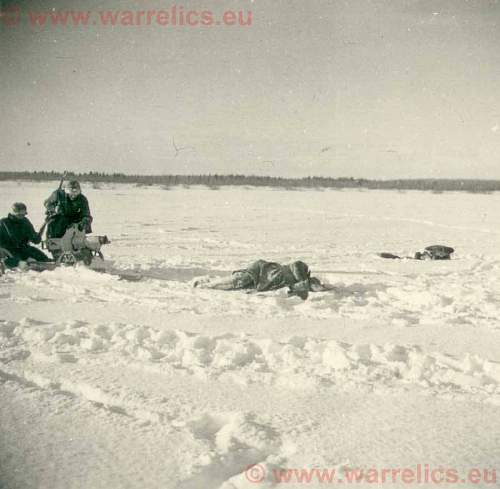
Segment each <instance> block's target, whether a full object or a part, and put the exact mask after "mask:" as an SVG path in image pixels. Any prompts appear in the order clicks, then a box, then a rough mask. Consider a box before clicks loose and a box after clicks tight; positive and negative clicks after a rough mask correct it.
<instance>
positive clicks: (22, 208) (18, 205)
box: [12, 202, 28, 214]
mask: <svg viewBox="0 0 500 489" xmlns="http://www.w3.org/2000/svg"><path fill="white" fill-rule="evenodd" d="M12 212H13V213H14V214H18V213H19V212H25V213H26V214H27V213H28V209H27V208H26V204H24V203H23V202H14V203H13V204H12Z"/></svg>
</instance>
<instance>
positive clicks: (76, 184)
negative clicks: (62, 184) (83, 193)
mask: <svg viewBox="0 0 500 489" xmlns="http://www.w3.org/2000/svg"><path fill="white" fill-rule="evenodd" d="M66 188H67V189H68V190H71V189H77V190H81V187H80V182H79V181H78V180H70V181H69V182H68V183H67V184H66Z"/></svg>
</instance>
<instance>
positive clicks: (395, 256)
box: [378, 253, 401, 260]
mask: <svg viewBox="0 0 500 489" xmlns="http://www.w3.org/2000/svg"><path fill="white" fill-rule="evenodd" d="M378 256H380V257H381V258H388V259H390V260H401V257H400V256H398V255H393V254H392V253H379V254H378Z"/></svg>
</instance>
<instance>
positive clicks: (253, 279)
mask: <svg viewBox="0 0 500 489" xmlns="http://www.w3.org/2000/svg"><path fill="white" fill-rule="evenodd" d="M193 287H200V288H208V289H219V290H241V289H253V290H256V291H257V292H265V291H268V290H276V289H281V288H282V287H288V288H289V291H288V295H297V296H299V297H300V298H301V299H303V300H305V299H307V297H308V294H309V292H311V291H312V292H319V291H322V290H326V289H325V287H324V286H323V285H322V284H321V282H320V281H319V280H318V279H317V278H315V277H311V272H310V270H309V267H308V266H307V264H306V263H304V262H303V261H294V262H291V263H288V264H286V265H281V264H279V263H275V262H268V261H265V260H257V261H255V262H253V263H251V264H250V265H249V266H248V267H247V268H245V269H243V270H236V271H234V272H233V273H232V274H231V276H229V277H226V278H222V279H216V280H212V279H206V280H203V279H202V280H196V281H195V282H194V283H193Z"/></svg>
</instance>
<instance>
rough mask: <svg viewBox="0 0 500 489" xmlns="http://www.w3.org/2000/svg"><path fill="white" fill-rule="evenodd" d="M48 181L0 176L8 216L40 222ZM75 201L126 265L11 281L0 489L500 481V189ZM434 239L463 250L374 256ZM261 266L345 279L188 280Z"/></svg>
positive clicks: (0, 290)
mask: <svg viewBox="0 0 500 489" xmlns="http://www.w3.org/2000/svg"><path fill="white" fill-rule="evenodd" d="M56 185H57V183H53V184H46V183H45V184H41V183H17V182H0V210H1V212H2V213H3V214H4V215H6V214H7V212H8V210H9V207H10V204H11V203H12V202H13V201H24V202H25V203H26V204H27V205H28V211H29V217H30V218H31V220H32V222H33V223H34V225H35V227H39V226H40V225H41V223H42V219H43V208H42V202H43V200H44V198H46V197H47V196H48V195H49V193H50V191H51V190H52V189H53V188H54V187H55V186H56ZM84 193H85V194H86V195H87V197H88V198H89V201H90V204H91V209H92V212H93V215H94V232H95V234H107V235H108V237H109V238H110V239H111V244H110V245H107V246H106V247H104V249H103V252H104V254H105V256H106V258H107V259H108V260H109V261H110V271H112V272H114V273H115V274H103V273H97V272H94V271H91V270H88V269H85V268H60V269H57V270H56V271H52V272H43V273H35V272H27V273H26V272H25V273H22V272H8V273H7V274H6V275H5V276H3V277H0V311H1V318H0V487H1V488H2V489H4V488H5V489H14V488H15V489H17V488H19V489H21V488H22V489H28V488H29V489H31V488H33V489H34V488H37V489H41V488H47V489H49V488H50V489H59V488H60V489H63V488H64V489H70V488H82V489H83V488H85V489H97V488H120V489H122V488H141V489H150V488H162V489H170V488H179V489H188V488H189V489H217V488H224V489H241V488H269V487H273V486H279V487H290V488H291V487H331V486H334V485H337V486H339V485H340V486H344V487H345V486H346V485H351V484H350V483H349V481H348V480H347V479H348V475H349V471H350V470H352V469H354V468H357V469H362V470H364V471H365V472H364V473H363V474H364V477H365V480H364V481H363V482H362V481H360V482H358V483H354V482H352V485H354V486H356V487H385V486H388V487H419V488H422V487H436V486H441V487H450V488H451V487H463V488H469V487H500V464H499V460H500V416H499V415H500V320H499V318H500V223H499V221H498V216H499V215H500V194H490V195H482V194H477V195H476V194H467V193H442V194H433V193H430V192H397V191H355V190H345V191H340V190H295V191H291V190H283V189H255V188H221V189H214V190H211V189H207V188H204V187H193V188H172V189H164V188H160V187H135V186H129V185H127V186H125V185H101V186H100V188H93V187H92V186H91V185H85V186H84ZM431 244H445V245H450V246H453V247H454V248H455V249H456V253H455V255H454V259H453V260H452V261H449V262H418V261H412V260H401V261H392V260H383V259H381V258H379V257H378V256H377V253H378V252H381V251H387V252H393V253H398V254H404V255H406V254H411V255H413V253H414V252H415V251H418V250H421V249H423V248H424V247H425V246H427V245H431ZM258 258H263V259H267V260H272V261H279V262H286V261H289V260H294V259H301V260H304V261H305V262H307V263H308V264H309V265H310V267H311V269H312V271H313V275H317V276H318V277H319V278H320V279H322V280H323V281H325V282H328V283H329V284H331V285H332V286H334V289H333V290H332V291H329V292H321V293H312V294H311V295H310V297H309V299H308V300H307V301H304V302H303V301H301V300H300V299H299V298H297V297H294V298H287V297H286V291H284V290H281V291H276V292H267V293H258V294H245V293H242V292H222V291H211V290H200V289H193V288H192V287H191V285H190V284H191V282H192V280H193V278H195V277H200V276H204V275H212V276H217V275H224V274H226V273H228V272H229V271H231V270H233V269H239V268H242V267H244V266H245V265H247V264H248V263H249V262H251V261H253V260H255V259H258ZM118 272H120V273H121V274H122V275H127V276H128V277H130V278H134V279H133V280H124V279H123V278H121V277H120V276H119V275H117V274H116V273H118ZM252 464H258V465H256V466H255V467H253V468H252V469H250V470H246V468H247V467H248V466H249V465H252ZM418 465H420V466H421V467H422V471H424V468H426V470H427V471H428V472H429V471H432V470H434V469H436V470H437V469H442V470H443V471H448V472H447V475H446V477H448V478H447V479H446V480H445V476H442V474H443V473H444V472H443V473H439V472H434V476H435V477H434V479H437V480H438V481H442V482H441V483H438V482H436V480H434V481H433V480H429V479H427V481H426V480H425V479H421V480H420V482H418V481H417V480H416V478H415V479H414V480H412V481H410V482H408V481H409V478H406V479H405V480H403V477H402V473H403V472H402V471H403V469H405V468H407V469H409V470H414V472H415V474H416V472H417V469H416V468H417V466H418ZM495 468H496V469H498V482H494V481H493V475H494V473H493V470H494V469H495ZM280 469H283V470H287V469H297V470H296V471H295V472H293V470H292V471H291V472H290V471H289V472H286V473H287V474H288V476H290V477H289V481H288V482H285V481H283V480H281V483H279V482H280V481H279V480H277V479H279V475H280V474H283V472H280V471H279V470H280ZM313 469H315V470H316V469H317V472H311V471H312V470H313ZM484 469H487V477H486V479H487V480H486V479H484V472H483V471H484ZM333 470H335V471H336V472H335V476H334V478H333V479H332V480H331V481H330V483H327V482H325V481H324V482H320V480H319V479H318V478H317V476H318V474H320V471H329V472H328V473H329V474H333V472H332V471H333ZM370 470H371V472H370ZM383 470H386V472H385V476H384V477H383V475H382V471H383ZM476 470H478V471H480V474H481V475H480V478H479V479H478V478H477V473H476V472H474V474H475V475H474V476H473V477H474V480H472V479H470V477H472V476H471V474H470V471H476ZM304 471H307V472H308V474H310V475H311V474H312V475H311V477H312V479H311V481H310V482H309V483H307V482H305V481H304V480H303V481H302V482H300V481H299V480H298V476H300V475H301V474H302V475H303V474H304ZM387 471H389V472H387ZM398 471H399V472H398ZM450 471H454V472H450ZM321 473H323V472H321ZM367 474H369V476H368V478H367ZM451 474H456V477H455V479H453V480H451V479H452V478H453V477H452V475H451ZM351 475H352V473H351ZM441 476H442V477H441ZM408 477H409V476H408ZM415 477H416V476H415ZM422 477H423V476H422ZM384 480H385V482H384ZM376 481H378V482H376ZM405 481H406V482H405ZM453 482H454V483H453ZM455 483H456V484H455Z"/></svg>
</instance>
